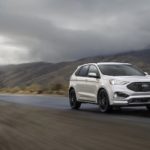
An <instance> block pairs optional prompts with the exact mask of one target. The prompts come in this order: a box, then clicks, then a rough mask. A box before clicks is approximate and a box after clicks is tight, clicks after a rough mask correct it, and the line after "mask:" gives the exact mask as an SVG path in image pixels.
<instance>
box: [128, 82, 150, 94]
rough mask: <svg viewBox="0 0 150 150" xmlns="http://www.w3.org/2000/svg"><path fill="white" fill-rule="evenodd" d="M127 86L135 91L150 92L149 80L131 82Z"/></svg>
mask: <svg viewBox="0 0 150 150" xmlns="http://www.w3.org/2000/svg"><path fill="white" fill-rule="evenodd" d="M127 88H128V89H130V90H132V91H135V92H150V82H133V83H131V84H129V85H128V86H127Z"/></svg>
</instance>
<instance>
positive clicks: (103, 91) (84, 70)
mask: <svg viewBox="0 0 150 150" xmlns="http://www.w3.org/2000/svg"><path fill="white" fill-rule="evenodd" d="M69 100H70V106H71V108H72V109H78V108H80V106H81V103H93V104H98V105H99V108H100V111H101V112H108V111H110V110H111V109H112V107H113V106H118V107H121V106H146V107H147V109H148V110H150V76H149V75H148V74H147V73H144V72H143V71H141V70H140V69H138V68H137V67H135V66H133V65H131V64H128V63H113V62H109V63H90V64H84V65H81V66H79V67H78V68H77V70H76V71H75V72H74V73H73V75H72V76H71V78H70V86H69Z"/></svg>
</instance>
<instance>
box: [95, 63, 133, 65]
mask: <svg viewBox="0 0 150 150" xmlns="http://www.w3.org/2000/svg"><path fill="white" fill-rule="evenodd" d="M97 65H131V64H130V63H120V62H99V63H97Z"/></svg>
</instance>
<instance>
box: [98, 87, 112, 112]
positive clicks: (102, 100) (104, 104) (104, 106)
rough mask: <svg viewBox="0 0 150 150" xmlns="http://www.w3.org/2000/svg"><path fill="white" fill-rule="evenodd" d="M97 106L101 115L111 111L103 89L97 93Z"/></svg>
mask: <svg viewBox="0 0 150 150" xmlns="http://www.w3.org/2000/svg"><path fill="white" fill-rule="evenodd" d="M98 104H99V109H100V111H101V112H102V113H107V112H110V111H111V110H112V107H111V106H110V104H109V97H108V94H107V92H106V91H105V90H104V89H102V90H100V91H99V93H98Z"/></svg>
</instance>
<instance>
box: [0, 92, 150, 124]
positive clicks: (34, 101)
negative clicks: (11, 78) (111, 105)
mask: <svg viewBox="0 0 150 150" xmlns="http://www.w3.org/2000/svg"><path fill="white" fill-rule="evenodd" d="M0 100H2V101H6V102H13V103H18V104H24V105H31V106H37V107H46V108H51V109H59V110H62V109H63V110H70V106H69V101H68V98H67V97H64V96H49V95H11V94H8V95H6V94H1V95H0ZM79 111H80V112H83V111H84V112H87V113H91V114H93V116H94V114H95V113H98V114H99V117H106V116H107V118H110V119H112V117H113V118H116V117H117V119H124V120H128V121H133V122H134V121H138V122H139V123H145V122H146V123H150V112H149V111H147V109H146V108H145V107H126V108H122V110H121V111H114V112H112V113H111V114H109V115H108V114H101V113H100V112H99V110H98V106H97V105H92V104H82V105H81V109H80V110H79Z"/></svg>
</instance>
